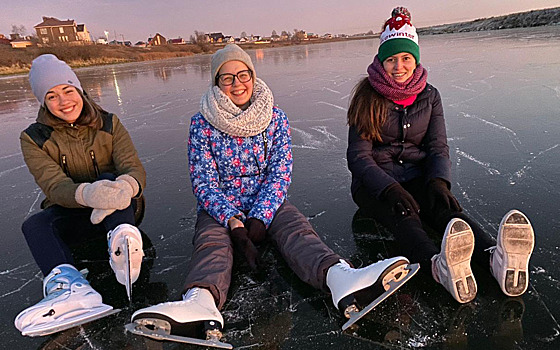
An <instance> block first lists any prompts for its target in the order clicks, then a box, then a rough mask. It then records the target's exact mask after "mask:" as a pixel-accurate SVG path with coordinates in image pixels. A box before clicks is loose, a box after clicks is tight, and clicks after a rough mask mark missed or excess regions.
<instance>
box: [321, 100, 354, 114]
mask: <svg viewBox="0 0 560 350" xmlns="http://www.w3.org/2000/svg"><path fill="white" fill-rule="evenodd" d="M317 104H318V105H321V104H322V105H327V106H331V107H334V108H337V109H340V110H343V111H345V112H348V109H347V108H344V107H342V106H339V105H335V104H333V103H328V102H325V101H319V102H317Z"/></svg>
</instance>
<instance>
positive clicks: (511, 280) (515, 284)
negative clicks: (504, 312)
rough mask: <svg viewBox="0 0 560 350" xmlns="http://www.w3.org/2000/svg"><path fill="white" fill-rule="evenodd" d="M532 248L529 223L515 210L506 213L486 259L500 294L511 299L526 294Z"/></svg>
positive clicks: (533, 234) (533, 236)
mask: <svg viewBox="0 0 560 350" xmlns="http://www.w3.org/2000/svg"><path fill="white" fill-rule="evenodd" d="M534 246H535V233H534V232H533V227H532V226H531V223H530V222H529V219H528V218H527V217H526V216H525V215H523V213H522V212H520V211H519V210H511V211H509V212H508V213H507V214H506V215H505V216H504V217H503V219H502V222H501V223H500V228H499V229H498V239H497V244H496V247H494V248H491V258H490V262H491V263H490V270H491V271H492V275H494V277H495V278H496V280H497V281H498V283H499V284H500V288H502V291H503V292H504V294H506V295H508V296H510V297H515V296H519V295H521V294H523V293H525V291H526V290H527V287H528V286H529V259H530V258H531V253H532V252H533V248H534Z"/></svg>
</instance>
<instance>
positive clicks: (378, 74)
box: [367, 55, 428, 101]
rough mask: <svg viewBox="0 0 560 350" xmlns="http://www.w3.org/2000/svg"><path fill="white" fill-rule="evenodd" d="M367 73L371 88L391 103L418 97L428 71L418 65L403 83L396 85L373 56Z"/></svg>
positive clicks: (424, 84) (424, 85)
mask: <svg viewBox="0 0 560 350" xmlns="http://www.w3.org/2000/svg"><path fill="white" fill-rule="evenodd" d="M367 72H368V80H369V83H370V84H371V86H373V88H374V89H375V90H376V91H377V92H379V93H380V94H381V95H383V96H385V97H386V98H387V99H389V100H391V101H400V100H404V99H407V98H409V97H410V96H412V95H418V94H419V93H420V92H422V90H424V88H425V87H426V81H427V79H428V71H427V70H425V69H424V67H422V65H421V64H420V63H418V65H417V66H416V69H415V70H414V74H412V76H411V77H410V78H408V80H407V81H405V82H404V83H398V82H396V81H395V80H394V79H393V78H391V77H390V76H389V74H387V72H385V69H384V68H383V64H382V63H381V61H380V60H379V58H378V57H377V55H375V58H374V59H373V63H372V64H370V65H369V67H368V69H367Z"/></svg>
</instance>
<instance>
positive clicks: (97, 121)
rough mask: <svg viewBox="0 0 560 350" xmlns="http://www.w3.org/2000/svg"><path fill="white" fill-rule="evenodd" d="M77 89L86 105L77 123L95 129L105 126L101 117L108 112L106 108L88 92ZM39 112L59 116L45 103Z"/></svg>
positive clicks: (53, 116)
mask: <svg viewBox="0 0 560 350" xmlns="http://www.w3.org/2000/svg"><path fill="white" fill-rule="evenodd" d="M76 91H78V94H80V97H81V98H82V100H83V101H84V106H83V107H82V113H80V116H79V117H78V119H76V122H75V124H78V125H84V126H89V127H92V128H95V129H101V127H102V126H103V119H102V118H101V115H102V114H103V113H107V112H105V110H103V108H101V107H100V106H99V105H98V104H97V103H95V102H94V101H93V100H92V99H91V98H90V97H89V96H88V95H87V93H85V92H82V91H81V90H80V89H77V88H76ZM39 113H45V114H46V115H47V116H49V117H52V118H57V116H55V115H54V114H52V113H51V111H49V109H48V108H47V107H45V105H43V106H41V110H40V111H39Z"/></svg>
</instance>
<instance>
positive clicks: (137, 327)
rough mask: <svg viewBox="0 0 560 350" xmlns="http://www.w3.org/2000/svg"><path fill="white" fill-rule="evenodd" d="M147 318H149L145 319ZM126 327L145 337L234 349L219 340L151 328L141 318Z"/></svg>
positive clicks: (131, 331)
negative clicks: (169, 332)
mask: <svg viewBox="0 0 560 350" xmlns="http://www.w3.org/2000/svg"><path fill="white" fill-rule="evenodd" d="M146 320H148V319H144V321H146ZM152 326H153V325H152ZM124 328H125V329H126V330H127V331H129V332H130V333H132V334H136V335H141V336H144V337H148V338H151V339H155V340H160V341H164V340H168V341H173V342H177V343H186V344H194V345H200V346H210V347H213V348H219V349H233V345H231V344H228V343H222V342H221V341H217V340H205V339H198V338H189V337H181V336H178V335H172V334H168V333H167V332H166V331H165V330H164V329H162V328H159V327H153V328H154V329H149V328H148V327H146V325H145V324H144V323H143V322H141V320H137V321H135V322H132V323H129V324H126V325H125V326H124Z"/></svg>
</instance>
